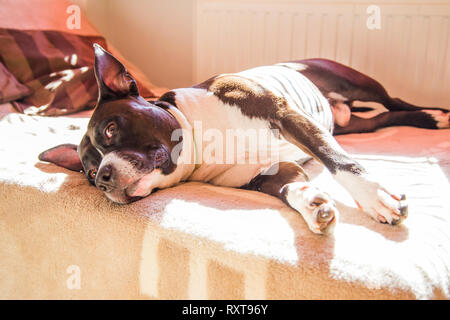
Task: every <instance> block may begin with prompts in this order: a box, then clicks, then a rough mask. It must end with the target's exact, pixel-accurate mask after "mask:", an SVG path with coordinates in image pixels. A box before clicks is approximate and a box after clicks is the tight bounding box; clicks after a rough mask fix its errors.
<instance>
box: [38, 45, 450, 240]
mask: <svg viewBox="0 0 450 320" xmlns="http://www.w3.org/2000/svg"><path fill="white" fill-rule="evenodd" d="M94 47H95V48H94V50H95V74H96V77H97V82H98V86H99V98H98V103H97V106H96V108H95V111H94V113H93V115H92V117H91V119H90V122H89V124H88V128H87V132H86V134H85V135H84V137H83V139H82V141H81V143H80V145H79V146H78V147H77V146H74V145H61V146H58V147H55V148H52V149H50V150H47V151H45V152H43V153H42V154H41V155H40V156H39V159H41V160H44V161H49V162H53V163H56V164H58V165H60V166H63V167H66V168H69V169H72V170H83V171H84V172H85V174H86V177H87V179H88V180H89V181H90V182H91V183H92V184H93V185H95V186H96V187H97V188H99V189H100V190H102V191H103V192H104V193H105V195H106V196H107V197H108V198H109V199H111V200H112V201H114V202H117V203H129V202H132V201H135V200H138V199H141V198H143V197H146V196H148V195H149V194H151V193H152V191H154V190H155V189H157V188H167V187H171V186H174V185H176V184H177V183H179V182H181V181H204V182H209V183H212V184H215V185H221V186H228V187H237V188H245V189H250V190H257V191H260V192H264V193H267V194H269V195H272V196H275V197H278V198H280V199H281V200H282V201H284V202H285V203H286V204H287V205H289V206H290V207H292V208H293V209H295V210H296V211H298V212H299V213H301V215H302V216H303V218H304V219H305V221H306V223H307V224H308V226H309V228H310V229H311V231H313V232H315V233H319V234H329V233H330V232H332V230H333V228H334V225H335V223H336V221H337V219H338V211H337V209H336V207H335V204H334V202H333V200H332V199H331V198H330V197H329V196H328V195H327V194H326V193H324V192H322V191H321V190H318V189H317V188H315V187H314V186H312V185H311V184H310V183H309V182H308V178H307V176H306V174H305V173H304V171H303V170H302V168H301V166H300V165H299V163H300V162H299V160H305V159H307V158H311V157H312V158H314V159H316V160H318V161H320V162H321V163H322V164H323V165H324V166H325V167H326V168H327V169H328V170H329V171H330V172H331V173H332V175H333V177H334V178H335V179H336V180H337V181H338V182H339V183H340V184H341V185H342V186H343V187H345V188H346V189H347V190H348V191H349V193H350V194H351V195H352V197H353V198H354V200H355V201H356V203H357V205H358V207H359V208H360V209H361V210H362V211H365V212H367V213H368V214H369V215H370V216H371V217H373V218H374V219H376V220H378V221H379V222H381V223H389V224H393V225H395V224H398V223H400V222H402V221H403V220H404V219H405V218H406V216H407V204H406V197H405V196H404V195H402V194H396V193H393V192H392V191H390V190H389V189H388V188H385V187H384V186H383V185H382V184H381V183H380V182H378V181H377V180H376V179H375V178H374V177H373V176H371V175H370V174H369V173H368V172H367V171H366V170H365V169H364V168H363V167H362V166H361V165H360V164H359V163H358V162H357V161H355V160H354V159H352V157H351V156H349V155H348V154H347V153H346V152H345V151H344V150H343V149H342V148H341V147H340V146H339V145H338V143H337V142H336V140H335V139H334V138H333V136H332V132H333V131H334V133H335V134H342V133H351V132H369V131H373V130H376V129H377V128H381V127H385V126H392V125H408V126H416V127H421V128H430V129H431V128H433V129H437V128H449V126H450V122H449V118H450V117H449V113H448V112H447V111H445V110H444V109H439V108H421V107H417V106H414V105H411V104H408V103H406V102H404V101H402V100H400V99H393V98H391V97H389V95H388V94H387V92H386V90H385V89H384V88H383V87H382V86H381V85H380V84H379V83H378V82H377V81H375V80H373V79H371V78H369V77H367V76H365V75H364V74H361V73H359V72H358V71H356V70H353V69H351V68H349V67H346V66H343V65H341V64H339V63H336V62H333V61H329V60H324V59H308V60H300V61H293V62H288V63H280V64H276V65H272V66H264V67H258V68H254V69H250V70H247V71H243V72H239V73H233V74H222V75H219V76H216V77H213V78H211V79H209V80H207V81H205V82H203V83H201V84H198V85H195V86H193V87H190V88H182V89H176V90H171V91H169V92H167V93H166V94H164V95H163V96H162V97H161V98H160V99H159V100H158V101H155V102H148V101H146V100H144V99H143V98H142V97H141V96H140V95H139V92H138V89H137V86H136V82H135V80H134V79H133V78H132V77H131V76H130V75H129V74H128V73H127V71H126V69H125V67H124V66H123V65H122V64H121V63H120V62H119V61H118V60H117V59H116V58H114V57H113V56H112V55H111V54H109V53H108V52H106V51H105V50H104V49H103V48H101V47H100V46H98V45H95V46H94ZM354 101H374V102H377V103H380V104H382V105H383V106H384V107H386V108H387V109H388V110H389V111H391V112H385V113H382V114H380V115H378V116H376V117H374V118H371V119H363V118H359V117H356V116H354V115H352V114H351V111H352V108H353V106H352V104H353V102H354ZM253 133H254V134H253ZM262 133H263V134H262ZM225 138H226V139H225ZM254 138H255V139H254ZM225 140H226V141H225ZM224 141H225V142H224ZM239 141H240V143H239ZM243 142H245V143H243ZM80 160H81V161H80Z"/></svg>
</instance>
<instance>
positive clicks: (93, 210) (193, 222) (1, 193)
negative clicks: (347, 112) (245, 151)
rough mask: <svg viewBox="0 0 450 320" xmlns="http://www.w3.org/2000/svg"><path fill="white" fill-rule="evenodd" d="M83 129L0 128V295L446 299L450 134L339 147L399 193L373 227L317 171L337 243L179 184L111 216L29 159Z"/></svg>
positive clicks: (10, 124) (226, 194) (252, 201)
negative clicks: (403, 197)
mask: <svg viewBox="0 0 450 320" xmlns="http://www.w3.org/2000/svg"><path fill="white" fill-rule="evenodd" d="M86 124H87V119H76V118H57V119H56V118H40V117H29V116H24V115H19V114H10V115H7V116H5V117H4V118H3V119H2V120H0V137H1V142H0V159H1V160H0V201H1V206H0V298H7V299H10V298H15V299H28V298H55V299H79V298H87V299H91V298H96V299H103V298H113V299H114V298H126V299H127V298H162V299H164V298H170V299H172V298H175V299H179V298H182V299H185V298H187V299H197V298H205V299H222V298H233V299H330V298H331V299H391V298H393V299H403V298H418V299H434V298H445V299H449V298H450V288H449V286H450V270H449V269H450V205H449V201H450V187H449V177H450V139H449V138H450V130H441V131H433V130H422V129H415V128H405V127H396V128H389V129H383V130H380V131H378V132H376V133H372V134H359V135H347V136H341V137H339V139H338V140H339V141H340V142H341V144H342V145H343V146H344V148H345V149H346V150H348V151H349V152H350V153H352V154H354V155H355V157H356V158H357V159H359V160H360V161H361V163H362V164H363V165H365V166H366V167H367V168H369V169H370V170H371V171H372V172H374V173H375V174H376V175H377V176H379V177H380V178H381V179H383V180H384V181H385V184H386V185H387V186H388V187H390V188H393V189H399V190H400V191H401V192H404V193H406V194H407V196H408V199H409V204H410V211H409V218H408V219H407V220H406V221H405V222H404V224H403V225H401V226H396V227H393V226H389V225H383V224H379V223H377V222H375V221H373V220H372V219H371V218H369V216H367V215H366V214H363V213H361V212H359V211H358V210H357V209H356V205H355V204H354V202H353V201H352V200H351V198H350V197H349V195H348V194H347V193H346V192H345V191H344V190H343V189H342V188H341V187H340V186H339V185H337V184H336V183H335V182H334V181H333V180H332V179H331V176H330V174H329V173H328V172H327V171H326V170H323V168H322V167H321V166H320V165H318V164H317V163H315V162H310V163H308V164H307V165H306V168H307V171H309V172H310V174H311V175H312V176H313V177H314V181H315V183H317V184H318V185H322V186H324V188H326V190H328V192H329V193H330V194H332V195H333V197H334V198H335V199H336V200H337V202H338V208H339V210H340V212H341V215H340V221H339V223H338V226H337V227H336V229H335V233H334V235H333V236H329V237H324V236H319V235H314V234H312V233H311V232H310V231H309V230H308V228H307V226H306V224H305V222H304V221H303V219H302V217H301V216H300V215H299V214H297V213H296V212H294V211H293V210H291V209H289V208H288V207H286V206H285V205H284V204H283V203H282V202H281V201H279V200H278V199H275V198H273V197H270V196H267V195H264V194H260V193H257V192H252V191H243V190H235V189H229V188H221V187H214V186H211V185H207V184H202V183H185V184H181V185H179V186H177V187H175V188H171V189H166V190H161V191H158V192H156V193H154V194H153V195H151V196H150V197H148V198H146V199H144V200H141V201H138V202H136V203H133V204H131V205H116V204H113V203H111V202H110V201H108V200H107V199H106V197H105V196H104V195H103V194H102V193H101V192H100V191H99V190H97V189H95V188H94V187H92V186H90V185H89V184H88V182H87V180H86V179H85V178H84V176H83V175H82V174H81V173H76V172H70V171H67V170H65V169H62V168H59V167H56V166H54V165H52V164H48V163H42V162H39V161H38V160H37V156H38V154H39V153H40V152H41V151H43V150H45V149H47V148H50V147H52V146H54V145H56V144H60V143H69V142H72V143H78V142H79V140H80V138H81V136H82V134H83V133H84V131H85V126H86Z"/></svg>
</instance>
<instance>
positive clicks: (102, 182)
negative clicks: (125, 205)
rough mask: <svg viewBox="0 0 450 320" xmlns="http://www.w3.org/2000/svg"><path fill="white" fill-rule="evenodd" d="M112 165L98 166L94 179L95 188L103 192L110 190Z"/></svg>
mask: <svg viewBox="0 0 450 320" xmlns="http://www.w3.org/2000/svg"><path fill="white" fill-rule="evenodd" d="M112 176H113V167H112V166H110V165H106V166H103V167H101V168H100V170H99V172H98V173H97V176H96V179H95V185H96V186H97V188H99V189H100V190H102V191H104V192H110V191H111V190H112V189H113V187H112V183H113V181H112V180H113V179H112Z"/></svg>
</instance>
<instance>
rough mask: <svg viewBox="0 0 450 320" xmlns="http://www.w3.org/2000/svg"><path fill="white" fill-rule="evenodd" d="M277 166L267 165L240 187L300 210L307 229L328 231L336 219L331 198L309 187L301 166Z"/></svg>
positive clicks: (335, 210) (319, 231)
mask: <svg viewBox="0 0 450 320" xmlns="http://www.w3.org/2000/svg"><path fill="white" fill-rule="evenodd" d="M276 166H278V170H273V169H274V168H273V167H272V168H270V169H269V170H268V171H267V172H266V173H270V172H272V171H276V173H275V174H264V173H263V174H260V175H258V176H256V177H255V178H253V179H252V180H251V181H250V183H249V184H247V185H245V186H243V187H242V188H244V189H249V190H255V191H260V192H264V193H267V194H270V195H272V196H275V197H277V198H279V199H281V200H282V201H284V202H285V203H286V204H287V205H289V206H290V207H292V208H293V209H295V210H296V211H298V212H300V214H301V215H302V216H303V218H304V219H305V221H306V223H307V224H308V227H309V229H310V230H311V231H312V232H314V233H318V234H330V233H332V232H333V229H334V226H335V224H336V221H337V219H338V210H337V209H336V207H335V204H334V201H333V200H332V199H331V198H330V197H329V196H328V195H327V194H326V193H324V192H322V191H320V190H319V189H317V188H315V187H313V186H312V185H311V184H310V183H309V182H308V177H307V175H306V174H305V172H304V171H303V169H302V168H301V167H300V166H299V165H297V164H296V163H293V162H280V163H277V164H276Z"/></svg>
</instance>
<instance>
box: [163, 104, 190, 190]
mask: <svg viewBox="0 0 450 320" xmlns="http://www.w3.org/2000/svg"><path fill="white" fill-rule="evenodd" d="M165 110H166V111H167V112H169V113H170V114H171V115H172V116H173V117H174V118H175V119H176V120H177V122H178V123H179V125H180V127H181V129H182V132H181V134H180V133H172V139H174V140H175V141H181V140H182V141H181V142H179V143H178V144H177V146H176V148H177V150H178V151H179V150H181V152H180V153H179V157H178V159H174V158H173V156H172V155H171V161H174V160H176V164H177V168H176V169H175V171H174V172H173V173H172V174H176V175H177V176H179V177H180V181H184V180H187V178H189V176H191V174H192V173H193V172H194V170H195V169H196V163H197V162H196V161H197V159H198V156H197V152H198V150H197V148H196V144H195V139H194V135H193V128H192V126H191V124H190V123H189V121H188V120H187V119H186V117H185V116H184V114H183V113H182V112H181V111H180V110H179V109H178V108H176V107H174V106H172V105H168V106H167V109H165ZM180 136H182V139H180ZM176 152H177V151H176V150H175V152H174V151H173V152H172V153H176Z"/></svg>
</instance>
